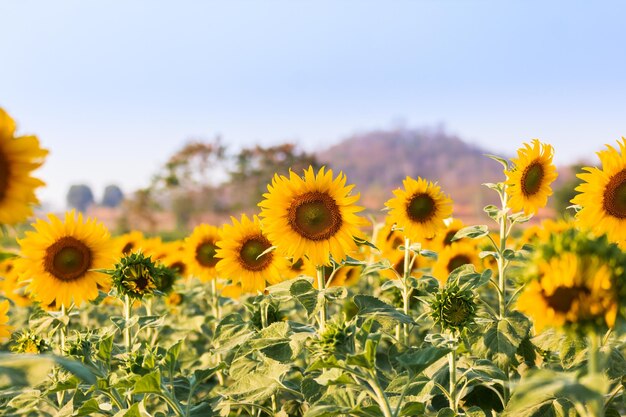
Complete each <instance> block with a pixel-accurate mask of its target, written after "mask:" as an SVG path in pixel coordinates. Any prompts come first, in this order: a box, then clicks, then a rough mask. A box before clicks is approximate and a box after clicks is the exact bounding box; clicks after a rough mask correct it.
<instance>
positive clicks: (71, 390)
mask: <svg viewBox="0 0 626 417" xmlns="http://www.w3.org/2000/svg"><path fill="white" fill-rule="evenodd" d="M557 151H558V150H557ZM553 154H554V149H553V148H552V146H550V145H548V144H546V143H542V142H540V141H539V140H537V139H534V140H532V141H530V142H528V143H524V144H521V146H520V148H519V149H518V151H517V156H516V157H515V158H513V159H511V160H506V159H503V158H499V157H497V156H493V155H485V158H491V159H494V160H496V161H497V162H499V163H501V164H502V168H503V172H502V176H501V177H500V178H493V182H492V183H487V184H484V186H485V187H487V188H488V189H490V190H491V191H492V192H493V193H494V195H495V196H497V197H498V200H499V201H500V204H499V205H488V206H486V207H485V208H484V224H480V225H466V224H463V222H461V221H460V220H458V219H455V217H454V210H453V206H454V204H453V201H452V200H451V199H450V198H449V197H448V195H447V194H446V192H445V190H443V189H441V187H440V186H439V185H437V182H436V180H437V179H436V178H428V179H424V178H410V177H407V178H406V179H405V180H404V181H403V183H402V184H398V188H397V189H396V190H395V191H394V192H393V194H392V195H389V199H388V201H387V203H386V204H385V207H381V211H380V215H379V216H378V217H376V218H374V217H371V216H364V215H363V214H362V212H363V209H362V208H361V207H360V206H359V198H360V196H359V194H358V184H357V185H356V186H355V185H352V184H351V183H350V181H349V178H346V176H345V175H343V174H342V173H339V172H333V171H332V170H331V169H327V168H321V169H319V170H316V169H314V168H312V167H311V168H308V169H305V170H304V171H300V172H294V171H291V172H289V174H288V175H287V176H285V175H278V174H277V175H275V176H274V178H273V180H272V181H271V183H270V184H268V185H267V192H266V193H265V194H264V195H263V198H262V199H261V200H260V201H259V202H258V213H257V214H258V215H254V216H246V215H238V213H233V217H232V218H231V221H230V222H228V223H227V224H223V225H209V224H202V225H200V226H198V227H196V228H195V229H194V230H193V232H192V233H191V234H190V235H189V236H188V237H186V238H185V239H183V240H176V241H164V240H162V239H160V238H158V237H148V236H145V235H144V234H142V233H141V232H139V231H132V232H130V233H127V234H124V235H120V236H111V234H110V233H109V231H108V230H107V229H106V228H105V227H104V226H103V225H102V223H100V222H99V221H98V220H97V219H92V218H86V217H85V216H83V215H82V214H80V213H76V212H74V211H72V212H68V213H66V214H65V215H64V216H61V217H60V218H59V217H57V216H55V215H53V214H51V215H49V216H48V217H47V218H44V219H39V220H36V221H35V222H34V223H33V224H32V227H31V228H30V229H29V231H26V232H24V233H22V234H20V235H18V236H17V243H18V250H12V249H10V248H5V249H3V251H2V253H1V263H0V277H1V278H0V415H2V416H129V417H135V416H155V417H156V416H179V417H183V416H184V417H190V416H197V417H199V416H221V417H236V416H242V417H243V416H255V417H265V416H276V417H301V416H302V417H330V416H361V417H379V416H380V417H403V416H438V417H454V416H471V417H483V416H484V417H487V416H516V417H531V416H535V417H540V416H541V417H551V416H554V417H556V416H564V417H565V416H568V417H574V416H580V417H600V416H607V417H610V416H620V415H624V414H625V413H626V396H625V395H624V383H625V382H624V381H626V359H625V356H624V355H625V353H626V345H625V342H626V320H625V319H626V306H624V304H623V303H621V302H620V301H621V300H622V299H626V255H625V254H624V252H622V249H623V248H624V247H626V139H621V140H620V141H618V143H617V146H611V145H607V146H606V147H605V148H604V149H603V150H599V152H598V156H599V159H600V166H599V167H587V168H584V170H583V172H581V173H580V174H579V178H580V179H581V180H582V183H581V185H580V186H578V188H577V189H576V191H577V195H576V196H575V197H574V199H573V200H572V207H570V208H569V209H568V213H559V215H560V217H559V219H560V220H547V221H544V222H542V223H541V224H538V223H536V222H533V221H531V220H532V218H533V215H535V214H537V211H538V210H539V209H542V208H543V207H545V206H546V205H547V203H548V198H549V197H550V195H551V194H552V189H551V184H552V183H553V181H554V180H555V179H556V178H557V171H556V168H555V166H554V163H553ZM46 155H47V150H45V149H42V148H41V146H40V144H39V141H38V138H37V137H35V136H19V135H17V134H16V126H15V123H14V121H13V119H12V118H11V117H10V116H9V115H8V114H7V113H6V112H4V111H3V110H1V109H0V224H2V225H3V228H4V231H5V233H10V232H11V227H12V225H15V224H17V223H20V222H23V221H25V220H26V219H28V218H30V217H31V216H32V214H33V207H34V206H35V205H37V204H38V199H37V197H36V190H37V188H39V187H42V186H44V185H45V184H44V183H43V182H42V181H41V180H40V179H38V178H36V175H37V174H36V172H35V171H36V169H37V168H38V167H40V166H41V165H42V164H43V163H44V162H45V159H46Z"/></svg>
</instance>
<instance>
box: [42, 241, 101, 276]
mask: <svg viewBox="0 0 626 417" xmlns="http://www.w3.org/2000/svg"><path fill="white" fill-rule="evenodd" d="M90 267H91V250H90V249H89V248H88V247H87V246H86V245H85V244H84V243H83V242H81V241H80V240H78V239H76V238H74V237H72V236H64V237H62V238H61V239H59V240H57V241H56V242H54V243H53V244H52V245H50V246H49V247H48V248H47V249H46V256H45V258H44V269H45V270H46V272H48V273H50V274H51V275H54V276H55V277H56V278H58V279H60V280H62V281H73V280H75V279H78V278H80V277H81V276H83V274H85V272H87V271H88V270H89V268H90Z"/></svg>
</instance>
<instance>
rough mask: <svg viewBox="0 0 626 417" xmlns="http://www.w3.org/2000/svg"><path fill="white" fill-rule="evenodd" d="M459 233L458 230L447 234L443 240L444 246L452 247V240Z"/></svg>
mask: <svg viewBox="0 0 626 417" xmlns="http://www.w3.org/2000/svg"><path fill="white" fill-rule="evenodd" d="M457 232H458V230H449V231H448V233H446V236H445V237H444V238H443V245H444V246H450V245H451V244H452V238H453V237H454V235H456V234H457Z"/></svg>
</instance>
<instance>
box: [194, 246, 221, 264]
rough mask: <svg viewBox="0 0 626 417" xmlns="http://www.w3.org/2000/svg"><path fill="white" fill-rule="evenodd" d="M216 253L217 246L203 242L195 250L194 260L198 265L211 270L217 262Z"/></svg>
mask: <svg viewBox="0 0 626 417" xmlns="http://www.w3.org/2000/svg"><path fill="white" fill-rule="evenodd" d="M216 253H217V246H215V243H213V242H203V243H202V244H200V245H198V247H197V248H196V260H197V261H198V263H200V265H202V266H206V267H207V268H212V267H214V266H215V264H217V262H218V261H219V259H218V258H216V257H215V254H216Z"/></svg>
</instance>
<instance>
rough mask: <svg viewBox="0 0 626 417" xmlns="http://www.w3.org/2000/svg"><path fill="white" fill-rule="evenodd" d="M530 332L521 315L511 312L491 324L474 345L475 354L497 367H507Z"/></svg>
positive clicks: (528, 325)
mask: <svg viewBox="0 0 626 417" xmlns="http://www.w3.org/2000/svg"><path fill="white" fill-rule="evenodd" d="M529 330H530V321H529V320H528V318H526V316H524V315H523V314H522V313H520V312H517V311H513V312H511V314H510V315H509V317H507V318H505V319H502V320H497V321H493V322H491V323H490V324H489V325H488V326H487V328H486V329H484V330H483V336H482V337H481V338H480V339H479V340H478V342H477V343H476V346H475V347H476V352H477V353H478V354H480V355H483V356H485V357H487V358H489V359H491V360H493V361H494V362H495V363H496V364H497V365H498V366H500V367H504V366H507V365H508V364H509V363H511V361H512V360H513V358H514V357H515V353H516V352H517V349H518V347H519V346H520V344H521V343H522V340H524V338H525V337H527V336H528V331H529Z"/></svg>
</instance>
